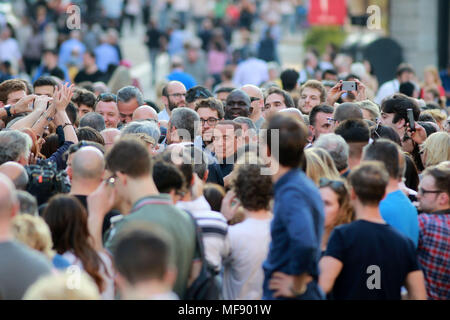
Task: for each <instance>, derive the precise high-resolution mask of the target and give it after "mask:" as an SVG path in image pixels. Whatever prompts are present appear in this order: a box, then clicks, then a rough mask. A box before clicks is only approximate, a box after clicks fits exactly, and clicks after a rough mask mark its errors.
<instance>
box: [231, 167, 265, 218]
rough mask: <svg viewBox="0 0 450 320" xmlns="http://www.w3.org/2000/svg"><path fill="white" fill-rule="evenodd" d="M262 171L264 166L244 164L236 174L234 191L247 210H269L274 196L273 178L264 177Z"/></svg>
mask: <svg viewBox="0 0 450 320" xmlns="http://www.w3.org/2000/svg"><path fill="white" fill-rule="evenodd" d="M261 169H262V166H261V165H258V164H244V165H240V166H239V168H238V170H237V172H236V178H235V179H234V181H233V189H234V191H235V192H236V196H237V198H238V199H239V201H240V202H241V203H242V206H243V207H244V208H245V209H247V210H255V211H256V210H260V209H265V210H268V209H269V204H270V199H271V198H272V196H273V192H272V178H271V176H270V175H262V174H261Z"/></svg>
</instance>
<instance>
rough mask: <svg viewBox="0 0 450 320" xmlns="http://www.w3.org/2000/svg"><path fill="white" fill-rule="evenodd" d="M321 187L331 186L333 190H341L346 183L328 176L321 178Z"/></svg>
mask: <svg viewBox="0 0 450 320" xmlns="http://www.w3.org/2000/svg"><path fill="white" fill-rule="evenodd" d="M319 187H320V188H326V187H330V188H331V189H333V190H339V189H342V188H345V183H344V182H343V181H339V180H330V179H328V178H320V180H319Z"/></svg>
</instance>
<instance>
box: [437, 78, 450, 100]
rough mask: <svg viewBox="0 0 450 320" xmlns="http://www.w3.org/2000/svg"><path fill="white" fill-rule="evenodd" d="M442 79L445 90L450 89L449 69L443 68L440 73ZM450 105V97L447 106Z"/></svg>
mask: <svg viewBox="0 0 450 320" xmlns="http://www.w3.org/2000/svg"><path fill="white" fill-rule="evenodd" d="M439 76H440V77H441V81H442V87H444V90H445V92H446V93H447V92H449V91H450V73H449V72H448V71H447V70H442V71H441V72H440V73H439ZM449 106H450V99H447V107H449Z"/></svg>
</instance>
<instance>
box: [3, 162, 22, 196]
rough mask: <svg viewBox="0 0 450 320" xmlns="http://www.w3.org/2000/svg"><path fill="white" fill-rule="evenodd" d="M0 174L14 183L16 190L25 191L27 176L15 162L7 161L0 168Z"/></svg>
mask: <svg viewBox="0 0 450 320" xmlns="http://www.w3.org/2000/svg"><path fill="white" fill-rule="evenodd" d="M0 173H3V174H5V175H6V176H7V177H8V178H10V179H11V181H12V182H13V183H14V186H15V187H16V189H17V190H26V189H27V185H28V174H27V170H25V168H24V167H23V166H22V165H20V164H18V163H17V162H13V161H8V162H5V163H4V164H2V165H1V166H0Z"/></svg>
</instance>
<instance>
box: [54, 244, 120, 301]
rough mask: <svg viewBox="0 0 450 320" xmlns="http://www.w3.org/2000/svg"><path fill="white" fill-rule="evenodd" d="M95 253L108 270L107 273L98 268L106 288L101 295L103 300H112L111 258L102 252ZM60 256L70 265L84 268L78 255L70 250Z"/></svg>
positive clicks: (112, 273) (112, 274)
mask: <svg viewBox="0 0 450 320" xmlns="http://www.w3.org/2000/svg"><path fill="white" fill-rule="evenodd" d="M97 253H98V255H99V256H100V259H102V261H103V263H104V265H105V266H106V270H107V271H108V274H106V273H105V269H104V268H103V267H102V269H101V270H100V274H101V275H102V277H103V279H104V281H105V283H106V288H105V290H104V291H103V292H102V293H101V297H102V299H103V300H114V270H113V267H112V261H111V258H110V257H109V256H108V255H107V254H106V253H104V252H97ZM62 256H63V258H65V259H66V260H67V261H69V263H70V264H71V265H75V266H78V267H80V268H81V269H83V270H84V267H83V263H81V261H80V259H78V257H76V256H75V255H74V254H73V253H72V252H70V251H66V252H64V254H63V255H62Z"/></svg>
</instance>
